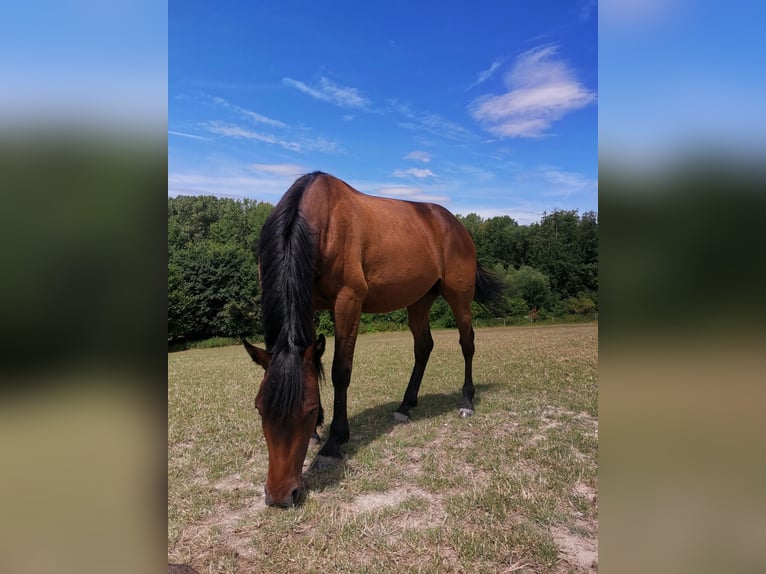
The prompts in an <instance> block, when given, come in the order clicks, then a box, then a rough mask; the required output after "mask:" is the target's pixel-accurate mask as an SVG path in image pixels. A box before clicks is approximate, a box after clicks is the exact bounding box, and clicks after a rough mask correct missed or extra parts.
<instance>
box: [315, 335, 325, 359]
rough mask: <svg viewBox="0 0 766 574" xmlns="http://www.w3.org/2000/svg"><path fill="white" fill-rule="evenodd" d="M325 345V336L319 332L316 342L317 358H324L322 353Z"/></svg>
mask: <svg viewBox="0 0 766 574" xmlns="http://www.w3.org/2000/svg"><path fill="white" fill-rule="evenodd" d="M324 347H325V338H324V335H322V334H321V333H320V334H319V337H317V340H316V343H314V356H315V357H316V359H317V360H319V359H321V358H322V355H323V354H324Z"/></svg>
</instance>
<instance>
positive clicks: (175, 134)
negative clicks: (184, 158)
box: [168, 130, 210, 141]
mask: <svg viewBox="0 0 766 574" xmlns="http://www.w3.org/2000/svg"><path fill="white" fill-rule="evenodd" d="M168 133H169V134H170V135H172V136H179V137H182V138H189V139H192V140H205V141H210V138H206V137H203V136H197V135H194V134H187V133H184V132H174V131H172V130H168Z"/></svg>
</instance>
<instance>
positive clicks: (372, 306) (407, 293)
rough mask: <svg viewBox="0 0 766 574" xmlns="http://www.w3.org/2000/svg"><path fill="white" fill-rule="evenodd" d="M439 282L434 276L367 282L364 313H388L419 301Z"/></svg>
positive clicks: (363, 306) (369, 280)
mask: <svg viewBox="0 0 766 574" xmlns="http://www.w3.org/2000/svg"><path fill="white" fill-rule="evenodd" d="M438 280H439V277H438V276H437V275H436V274H428V275H425V274H417V275H411V276H409V277H408V276H400V277H388V278H387V279H386V280H382V281H376V280H375V279H374V278H372V279H368V281H367V288H368V291H367V296H366V297H365V299H364V302H363V303H362V311H364V312H365V313H388V312H390V311H396V310H397V309H402V308H404V307H409V306H410V305H412V304H413V303H415V302H416V301H419V300H420V299H421V298H422V297H423V296H424V295H425V294H426V293H428V291H430V290H431V288H432V287H433V286H434V285H435V284H436V282H437V281H438Z"/></svg>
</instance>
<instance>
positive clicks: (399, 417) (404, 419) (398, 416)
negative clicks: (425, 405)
mask: <svg viewBox="0 0 766 574" xmlns="http://www.w3.org/2000/svg"><path fill="white" fill-rule="evenodd" d="M394 422H397V423H411V422H412V419H411V418H410V417H408V416H407V415H405V414H402V413H400V412H398V411H395V412H394Z"/></svg>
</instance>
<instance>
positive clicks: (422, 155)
mask: <svg viewBox="0 0 766 574" xmlns="http://www.w3.org/2000/svg"><path fill="white" fill-rule="evenodd" d="M404 159H411V160H413V161H422V162H423V163H428V162H429V161H431V156H430V155H429V154H428V153H427V152H424V151H419V150H415V151H411V152H410V153H408V154H407V155H406V156H404Z"/></svg>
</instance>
